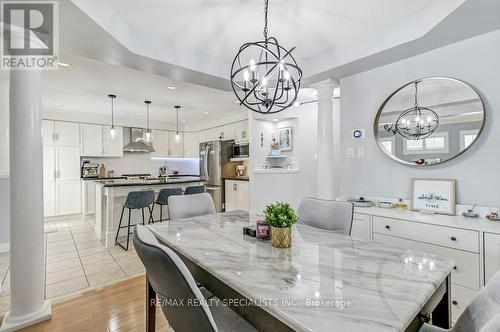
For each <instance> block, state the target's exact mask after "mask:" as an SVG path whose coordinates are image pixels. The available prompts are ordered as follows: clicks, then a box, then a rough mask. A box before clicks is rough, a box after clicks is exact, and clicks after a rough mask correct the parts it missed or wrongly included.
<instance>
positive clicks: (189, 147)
mask: <svg viewBox="0 0 500 332" xmlns="http://www.w3.org/2000/svg"><path fill="white" fill-rule="evenodd" d="M199 148H200V143H199V140H198V133H184V157H192V158H196V157H198V153H199Z"/></svg>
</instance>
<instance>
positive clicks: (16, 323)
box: [0, 300, 52, 332]
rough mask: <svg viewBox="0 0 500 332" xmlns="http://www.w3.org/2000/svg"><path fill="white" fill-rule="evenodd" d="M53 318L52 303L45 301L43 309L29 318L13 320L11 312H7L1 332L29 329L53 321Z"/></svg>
mask: <svg viewBox="0 0 500 332" xmlns="http://www.w3.org/2000/svg"><path fill="white" fill-rule="evenodd" d="M51 317H52V303H51V301H50V300H45V302H44V305H43V308H41V309H40V311H38V312H34V313H32V314H29V315H28V316H24V317H20V318H15V319H11V317H10V312H7V313H6V314H5V316H4V317H3V322H2V325H1V326H0V332H13V331H18V330H20V329H22V328H23V327H27V326H30V325H35V324H37V323H40V322H43V321H46V320H49V319H51Z"/></svg>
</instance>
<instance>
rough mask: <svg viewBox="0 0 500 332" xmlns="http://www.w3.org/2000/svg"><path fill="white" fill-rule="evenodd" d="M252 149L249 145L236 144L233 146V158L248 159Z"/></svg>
mask: <svg viewBox="0 0 500 332" xmlns="http://www.w3.org/2000/svg"><path fill="white" fill-rule="evenodd" d="M249 156H250V149H249V146H248V143H236V144H234V145H233V158H248V157H249Z"/></svg>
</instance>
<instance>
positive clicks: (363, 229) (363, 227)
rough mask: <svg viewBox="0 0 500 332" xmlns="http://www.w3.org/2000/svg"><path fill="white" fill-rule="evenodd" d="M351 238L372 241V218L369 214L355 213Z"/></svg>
mask: <svg viewBox="0 0 500 332" xmlns="http://www.w3.org/2000/svg"><path fill="white" fill-rule="evenodd" d="M351 237H353V238H354V239H358V240H364V241H370V240H371V229H370V216H369V215H367V214H360V213H355V214H354V216H353V220H352V229H351Z"/></svg>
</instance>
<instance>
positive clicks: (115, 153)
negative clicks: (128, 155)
mask: <svg viewBox="0 0 500 332" xmlns="http://www.w3.org/2000/svg"><path fill="white" fill-rule="evenodd" d="M110 130H111V126H102V131H103V132H102V137H103V156H104V157H123V128H122V127H117V126H115V137H114V138H111V136H110V135H109V131H110Z"/></svg>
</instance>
